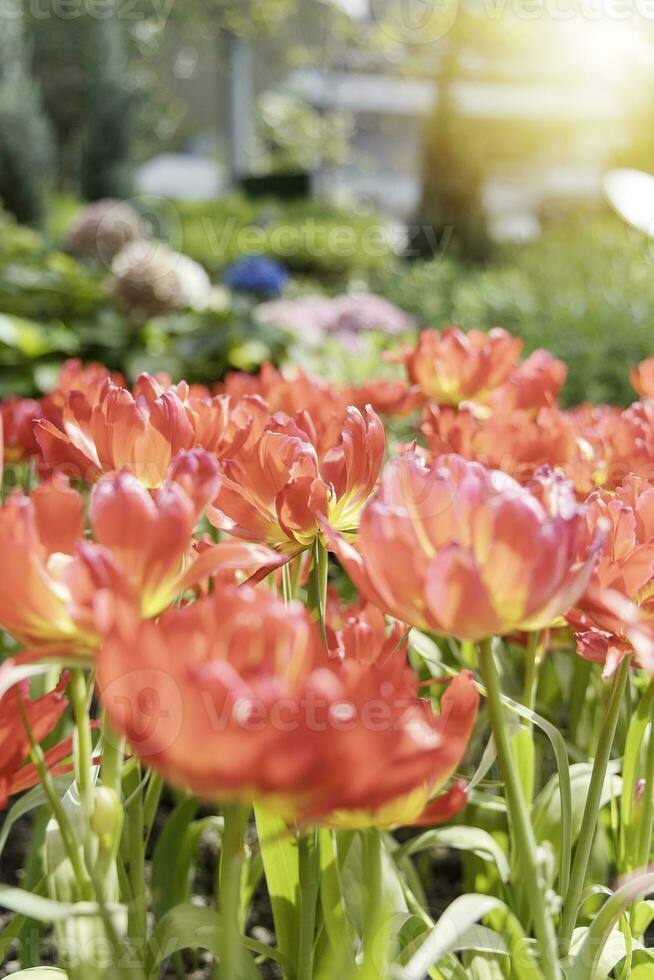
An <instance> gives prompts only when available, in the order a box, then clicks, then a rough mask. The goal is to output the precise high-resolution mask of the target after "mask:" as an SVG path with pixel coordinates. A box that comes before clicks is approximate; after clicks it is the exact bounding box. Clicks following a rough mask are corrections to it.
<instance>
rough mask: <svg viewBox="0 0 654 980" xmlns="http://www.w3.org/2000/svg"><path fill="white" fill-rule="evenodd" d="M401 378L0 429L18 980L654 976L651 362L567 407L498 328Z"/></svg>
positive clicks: (94, 390)
mask: <svg viewBox="0 0 654 980" xmlns="http://www.w3.org/2000/svg"><path fill="white" fill-rule="evenodd" d="M365 308H366V310H369V309H371V308H372V309H375V310H376V309H377V307H375V306H373V307H371V305H370V301H369V300H366V307H365ZM339 311H340V307H339ZM358 312H359V311H358V310H357V313H358ZM329 314H330V316H331V315H332V310H331V307H330V310H329ZM350 315H352V314H351V311H350ZM384 315H388V309H387V308H385V307H384ZM348 322H349V321H348ZM363 322H364V323H365V322H367V321H366V320H365V319H364V321H363ZM394 359H395V361H396V362H397V363H398V364H399V365H400V366H401V369H402V370H403V371H404V377H403V378H401V379H389V378H386V377H384V378H382V377H379V378H377V379H374V380H372V381H368V382H366V383H365V384H356V385H352V384H350V385H345V384H340V385H338V384H331V383H328V382H326V381H324V380H321V379H320V378H317V377H310V376H307V375H305V374H303V373H301V372H298V373H296V374H294V375H290V374H283V373H280V372H279V371H278V370H277V369H276V368H274V367H272V366H271V365H266V366H264V367H263V368H262V369H261V371H260V372H259V373H258V374H256V375H247V374H242V373H238V372H237V373H231V374H228V375H227V376H226V377H225V379H224V381H223V382H221V383H220V385H218V386H216V387H215V388H214V389H210V388H209V387H207V386H206V385H202V384H192V385H189V384H187V383H186V382H185V381H179V382H177V383H173V382H172V380H171V379H170V378H167V377H164V376H163V375H158V376H157V377H152V376H150V375H147V374H142V375H141V376H139V378H138V380H137V381H136V384H135V385H134V386H133V387H130V386H128V385H127V384H126V382H125V380H124V378H123V377H122V376H121V375H120V374H118V373H116V372H113V373H111V372H109V371H108V370H107V369H106V368H105V367H103V366H102V365H100V364H86V365H84V364H82V363H80V362H76V361H69V362H67V363H66V365H65V367H64V369H63V371H62V373H61V375H60V377H59V379H58V382H57V384H56V385H55V386H54V388H53V389H52V390H51V391H50V392H49V393H48V394H47V395H45V396H44V397H42V398H40V399H38V400H37V399H23V398H20V397H17V396H14V397H10V398H7V399H5V400H4V401H3V402H2V403H0V410H1V415H0V418H1V419H2V430H3V445H4V452H3V460H4V474H3V501H2V506H1V508H0V549H1V553H2V556H3V564H2V574H1V575H0V626H1V627H2V631H3V632H2V634H1V636H2V648H3V659H2V663H1V664H0V746H1V748H2V752H1V754H0V806H3V807H4V808H5V811H6V812H5V820H4V829H3V830H2V832H1V833H0V854H2V851H3V850H6V849H8V848H11V847H12V843H13V842H14V841H15V840H16V835H17V834H18V833H19V832H20V833H21V834H24V831H25V828H26V826H29V828H30V833H31V843H30V845H29V847H28V849H27V853H26V855H25V873H24V875H23V876H22V878H20V879H19V885H20V887H16V886H15V885H12V886H11V887H10V886H9V885H0V906H2V907H3V908H5V909H6V910H8V912H9V913H10V915H9V917H8V920H7V924H6V927H5V929H4V932H3V934H2V936H1V937H0V955H1V956H2V957H3V958H4V960H5V961H6V962H8V963H9V964H10V967H9V966H8V967H7V969H8V970H9V969H10V970H11V972H14V971H15V969H18V968H20V967H21V966H22V967H29V966H31V967H36V968H37V971H36V972H30V971H29V970H26V971H25V973H24V974H23V975H25V976H31V977H32V978H33V980H38V978H39V977H42V978H44V980H45V978H46V977H49V976H53V977H54V976H58V977H68V980H78V978H79V980H95V978H106V980H110V978H113V980H115V978H116V977H117V976H123V975H124V976H125V977H128V978H130V980H137V978H138V980H146V978H148V980H149V978H156V977H158V976H160V975H162V971H168V972H167V973H166V976H169V975H170V976H179V977H184V976H194V977H200V976H203V977H204V976H206V977H209V976H217V977H219V978H224V980H235V978H255V977H283V978H284V980H311V978H325V980H328V978H330V980H331V978H335V977H341V976H343V977H346V978H352V980H354V978H360V980H373V978H374V980H376V978H383V980H386V978H389V980H390V978H397V980H422V978H423V977H427V976H429V977H435V978H457V977H460V976H467V975H470V976H497V977H506V978H517V980H523V978H524V980H536V978H541V977H543V978H545V980H560V978H563V976H565V977H567V978H569V980H582V978H588V977H593V978H595V977H598V978H599V977H607V976H613V977H627V976H633V977H637V978H639V980H643V978H644V977H646V976H647V975H648V973H647V971H650V972H651V971H652V970H654V958H653V956H652V954H651V953H650V952H649V951H648V949H647V934H648V927H649V925H650V922H651V921H652V920H653V919H654V906H652V905H651V903H649V902H648V901H647V900H646V896H647V895H648V894H650V893H652V892H653V891H654V875H653V874H652V873H651V872H650V871H649V870H648V867H649V864H650V860H651V849H652V840H651V838H652V826H653V824H654V729H653V728H652V726H651V722H650V719H651V717H652V706H653V703H654V685H652V681H651V678H652V675H653V674H654V619H653V618H652V594H654V509H653V508H654V482H653V481H654V424H653V423H654V360H653V361H645V362H643V363H642V364H641V365H640V366H639V367H638V368H637V369H635V370H633V371H632V374H631V381H632V384H633V386H634V387H635V389H636V391H637V393H638V395H639V396H640V400H638V401H636V402H634V404H632V405H631V406H630V407H629V408H626V409H624V408H616V407H613V406H610V405H595V406H592V405H581V406H577V407H575V408H572V409H563V408H561V407H560V406H559V403H558V398H559V394H560V391H561V389H562V386H563V384H564V381H565V377H566V368H565V365H564V364H562V363H561V362H560V361H559V360H557V359H556V358H554V357H552V356H551V355H550V354H548V353H546V352H545V351H543V350H538V351H536V352H534V353H532V354H531V355H530V356H529V357H527V358H523V355H522V344H521V341H520V340H518V339H517V338H515V337H513V336H512V335H511V334H509V333H507V332H506V331H504V330H501V329H494V330H492V331H490V332H489V333H484V332H482V331H475V330H472V331H470V332H469V333H467V334H465V333H463V332H462V331H461V330H459V329H458V328H455V327H449V328H447V329H446V330H444V331H442V332H439V331H436V330H428V331H424V332H422V333H421V334H420V336H419V337H418V340H417V343H416V344H415V346H411V347H409V346H405V347H398V349H397V350H396V352H395V356H394ZM19 850H20V848H19ZM444 851H447V852H449V853H451V854H452V855H457V856H458V860H459V865H458V868H459V872H460V873H459V875H458V877H459V878H460V881H459V883H458V884H457V885H455V884H454V882H452V881H449V882H447V883H445V887H443V884H444V883H443V882H442V881H439V868H442V867H443V865H442V862H441V863H439V855H441V856H442V854H443V852H444ZM621 879H622V880H621ZM207 881H210V882H211V885H210V886H209V887H207V886H206V882H207ZM616 882H617V884H616ZM214 883H215V884H214ZM436 894H439V895H440V896H441V898H442V896H443V894H445V896H446V899H445V902H442V901H440V900H439V902H438V907H437V903H436V900H435V895H436ZM262 923H266V924H267V925H266V926H265V927H264V926H263V925H262ZM43 936H45V937H46V940H45V941H44V942H42V937H43ZM200 950H202V951H204V952H203V954H202V958H200V954H199V952H198V951H200ZM51 962H52V964H53V965H52V967H50V966H48V968H47V969H46V965H47V964H50V963H51ZM202 971H204V972H202ZM14 975H21V974H14Z"/></svg>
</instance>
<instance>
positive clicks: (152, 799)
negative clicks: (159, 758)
mask: <svg viewBox="0 0 654 980" xmlns="http://www.w3.org/2000/svg"><path fill="white" fill-rule="evenodd" d="M163 788H164V783H163V779H162V778H161V776H160V775H159V774H158V773H156V772H152V773H150V780H149V782H148V788H147V789H146V791H145V803H144V805H143V832H144V837H145V840H144V845H143V846H144V847H147V845H148V841H149V840H150V834H151V833H152V827H153V824H154V821H155V817H156V816H157V810H158V809H159V803H160V802H161V794H162V792H163Z"/></svg>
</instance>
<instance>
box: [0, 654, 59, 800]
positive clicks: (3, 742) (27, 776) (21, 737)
mask: <svg viewBox="0 0 654 980" xmlns="http://www.w3.org/2000/svg"><path fill="white" fill-rule="evenodd" d="M6 668H7V664H6V663H5V664H4V665H3V668H0V671H1V670H2V669H6ZM67 683H68V678H67V677H66V675H63V676H62V678H61V681H60V683H59V685H58V686H57V688H56V690H54V691H51V692H50V693H49V694H45V695H44V696H43V697H41V698H37V699H36V700H34V701H32V700H30V698H29V689H30V686H29V682H28V681H24V682H22V683H20V684H17V685H15V686H14V687H12V688H10V689H9V690H8V691H6V692H5V694H4V695H3V696H2V697H0V810H2V809H4V808H5V806H6V805H7V800H8V798H9V797H10V796H12V795H13V794H14V793H21V792H22V791H23V790H26V789H29V788H30V787H31V786H34V785H36V783H38V781H39V774H38V771H37V769H36V766H34V765H32V764H31V763H27V762H26V759H27V757H28V756H29V753H30V741H29V736H28V734H27V732H26V730H25V726H24V724H23V718H22V716H21V711H20V704H21V702H22V708H23V711H24V713H25V717H26V718H27V721H28V724H29V726H30V728H31V730H32V735H33V738H34V741H35V742H42V741H43V739H44V738H46V737H47V736H48V735H49V734H50V733H51V732H52V730H53V729H54V727H55V725H56V724H57V722H58V721H59V719H60V718H61V716H62V714H63V713H64V711H65V710H66V705H67V703H68V702H67V701H66V698H65V697H64V694H63V692H64V690H65V687H66V684H67ZM19 699H20V701H19ZM71 750H72V744H71V740H70V739H67V740H66V741H65V742H63V743H62V744H61V745H58V746H56V747H55V748H53V749H51V750H50V751H49V752H46V753H45V764H46V766H47V767H48V768H49V769H52V768H53V767H55V766H57V764H58V763H60V762H61V761H62V760H63V759H65V758H67V756H69V755H70V754H71ZM66 768H68V767H66ZM55 771H56V770H55Z"/></svg>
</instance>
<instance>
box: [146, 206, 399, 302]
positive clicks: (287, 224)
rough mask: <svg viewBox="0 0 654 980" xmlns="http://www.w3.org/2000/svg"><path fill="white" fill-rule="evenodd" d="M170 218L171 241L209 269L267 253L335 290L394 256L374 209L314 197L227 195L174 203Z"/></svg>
mask: <svg viewBox="0 0 654 980" xmlns="http://www.w3.org/2000/svg"><path fill="white" fill-rule="evenodd" d="M176 217H177V218H178V219H179V226H177V228H174V227H171V229H170V231H171V233H172V235H173V242H172V244H173V245H174V247H176V248H179V250H180V251H182V252H184V253H185V254H186V255H190V256H191V258H193V259H195V260H196V261H197V262H200V263H201V264H202V265H203V266H204V267H205V268H206V269H207V270H208V271H209V272H210V273H213V274H220V273H221V272H222V270H223V269H224V268H225V267H226V266H228V265H229V264H230V263H231V262H233V261H234V259H236V258H240V257H241V256H243V255H253V254H266V255H269V256H271V257H273V258H276V259H278V260H279V261H280V262H283V263H284V264H285V265H286V266H288V268H289V269H290V270H291V271H292V272H293V273H294V274H295V275H299V276H308V277H312V278H315V279H319V280H320V281H322V282H323V283H324V284H325V286H326V287H328V288H333V289H334V290H336V291H338V290H339V289H342V288H344V287H345V286H346V285H347V283H348V282H349V281H350V280H353V279H356V278H367V277H369V276H371V275H376V274H378V275H380V276H381V275H383V274H384V273H385V272H388V270H389V268H390V267H391V265H392V262H393V259H394V254H393V250H392V248H391V246H390V244H389V241H388V235H387V233H386V230H385V228H384V227H383V225H382V224H381V222H380V219H379V218H378V217H377V216H376V215H373V214H365V213H361V214H353V213H352V212H351V211H344V210H339V209H337V208H334V207H332V206H329V205H326V204H324V203H322V202H320V201H298V202H288V203H284V204H280V203H279V202H277V201H274V200H258V201H251V200H247V199H246V198H243V197H231V198H225V199H223V200H220V201H212V202H201V203H182V202H179V203H177V204H176ZM164 219H165V216H164ZM177 234H178V235H179V241H177V240H175V235H177Z"/></svg>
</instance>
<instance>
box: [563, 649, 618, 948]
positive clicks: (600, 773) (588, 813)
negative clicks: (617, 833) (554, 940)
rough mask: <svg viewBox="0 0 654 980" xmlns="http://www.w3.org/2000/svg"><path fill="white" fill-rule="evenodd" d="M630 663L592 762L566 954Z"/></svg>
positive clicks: (614, 692) (568, 907)
mask: <svg viewBox="0 0 654 980" xmlns="http://www.w3.org/2000/svg"><path fill="white" fill-rule="evenodd" d="M630 663H631V658H630V657H625V658H624V660H623V661H622V663H621V664H620V666H619V668H618V670H617V673H616V674H615V677H614V678H613V683H612V685H611V693H610V695H609V701H608V705H607V707H606V714H605V716H604V723H603V725H602V728H601V730H600V733H599V741H598V744H597V751H596V753H595V759H594V761H593V771H592V773H591V777H590V784H589V786H588V795H587V797H586V805H585V807H584V816H583V819H582V822H581V830H580V831H579V839H578V841H577V849H576V851H575V856H574V861H573V862H572V871H571V873H570V884H569V885H568V891H567V894H566V896H565V899H564V903H563V914H562V917H561V945H562V950H563V952H564V954H567V952H568V949H569V948H570V940H571V938H572V932H573V930H574V927H575V922H576V920H577V913H578V911H579V902H580V899H581V893H582V891H583V887H584V881H585V879H586V872H587V870H588V861H589V858H590V851H591V847H592V845H593V838H594V836H595V828H596V827H597V818H598V816H599V811H600V803H601V799H602V790H603V788H604V780H605V778H606V770H607V766H608V763H609V756H610V754H611V748H612V747H613V739H614V738H615V730H616V727H617V724H618V718H619V716H620V707H621V705H622V700H623V695H624V691H625V687H626V685H627V681H628V679H629V667H630Z"/></svg>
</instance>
